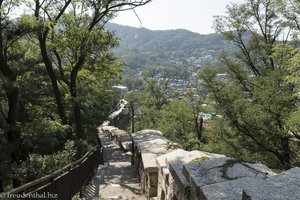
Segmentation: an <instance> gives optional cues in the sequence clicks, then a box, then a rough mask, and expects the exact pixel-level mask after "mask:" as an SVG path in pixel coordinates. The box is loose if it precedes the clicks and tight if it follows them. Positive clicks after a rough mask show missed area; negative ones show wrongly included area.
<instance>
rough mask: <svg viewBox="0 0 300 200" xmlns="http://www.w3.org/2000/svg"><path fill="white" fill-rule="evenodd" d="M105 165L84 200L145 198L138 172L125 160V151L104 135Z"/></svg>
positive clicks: (88, 187)
mask: <svg viewBox="0 0 300 200" xmlns="http://www.w3.org/2000/svg"><path fill="white" fill-rule="evenodd" d="M100 139H101V142H102V144H103V146H104V161H105V165H100V166H99V168H98V171H97V174H96V175H95V176H94V177H93V178H92V180H91V181H90V184H89V185H88V186H87V187H86V188H85V190H84V192H83V198H82V199H83V200H117V199H118V200H145V199H146V197H145V196H144V194H143V190H142V188H141V185H140V181H139V178H138V172H137V170H136V168H135V167H134V166H132V165H131V163H130V162H128V161H126V160H125V155H124V153H123V151H122V150H121V149H120V148H119V147H118V146H117V145H115V143H114V142H112V141H110V140H109V138H107V137H105V136H104V135H100Z"/></svg>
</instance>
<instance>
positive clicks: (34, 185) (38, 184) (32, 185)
mask: <svg viewBox="0 0 300 200" xmlns="http://www.w3.org/2000/svg"><path fill="white" fill-rule="evenodd" d="M98 139H99V138H98V136H97V141H98V145H97V146H95V147H93V148H92V149H91V150H90V151H88V152H87V153H86V154H85V155H84V156H82V157H81V158H80V159H78V160H76V161H75V162H73V163H71V164H68V165H67V166H65V167H63V168H62V169H59V170H57V171H55V172H53V173H51V174H49V175H46V176H43V177H41V178H39V179H37V180H34V181H31V182H28V183H26V184H24V185H22V186H20V187H17V188H14V189H12V190H11V191H9V192H8V193H9V194H19V193H23V192H25V193H30V192H32V191H35V190H38V188H42V187H44V186H46V185H49V184H51V183H52V182H53V181H54V180H56V179H58V178H61V177H62V176H64V175H66V174H67V173H68V172H70V171H72V170H73V169H75V168H76V167H79V166H80V165H82V164H83V163H84V162H85V161H87V160H88V159H89V158H90V157H91V156H92V155H93V154H94V153H95V152H96V151H99V153H100V154H101V155H100V157H99V158H100V161H99V163H101V161H102V160H103V156H102V152H103V151H102V150H103V148H102V145H101V140H100V139H99V140H98ZM99 163H98V164H99ZM97 166H98V165H97ZM94 167H96V166H94ZM90 173H92V172H90Z"/></svg>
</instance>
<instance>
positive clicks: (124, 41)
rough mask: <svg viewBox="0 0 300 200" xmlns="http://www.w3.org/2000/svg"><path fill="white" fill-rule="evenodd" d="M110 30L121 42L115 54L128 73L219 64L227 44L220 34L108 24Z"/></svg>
mask: <svg viewBox="0 0 300 200" xmlns="http://www.w3.org/2000/svg"><path fill="white" fill-rule="evenodd" d="M106 28H107V29H108V30H112V31H114V32H115V35H116V36H117V37H119V38H120V39H121V42H120V46H119V47H118V48H116V49H115V50H114V51H115V53H116V54H118V55H121V56H122V57H123V59H124V61H125V62H126V63H127V69H126V71H127V73H136V71H141V70H142V69H145V68H149V67H153V66H162V65H172V64H176V65H195V66H198V67H202V66H203V65H208V64H211V63H214V62H216V60H217V59H216V58H217V56H218V54H219V53H220V51H221V50H222V49H224V48H225V47H228V43H227V42H226V41H224V40H223V39H222V36H221V35H220V34H208V35H200V34H198V33H194V32H191V31H188V30H183V29H178V30H166V31H152V30H148V29H145V28H134V27H129V26H122V25H118V24H113V23H108V24H107V25H106Z"/></svg>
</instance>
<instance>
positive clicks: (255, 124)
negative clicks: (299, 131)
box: [200, 0, 295, 169]
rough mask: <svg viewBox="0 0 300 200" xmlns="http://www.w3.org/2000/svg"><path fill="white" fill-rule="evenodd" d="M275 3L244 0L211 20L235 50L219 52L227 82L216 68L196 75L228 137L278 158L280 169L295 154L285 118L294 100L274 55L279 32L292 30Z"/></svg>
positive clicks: (258, 151)
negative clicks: (225, 13)
mask: <svg viewBox="0 0 300 200" xmlns="http://www.w3.org/2000/svg"><path fill="white" fill-rule="evenodd" d="M275 3H276V2H275V1H273V0H248V1H246V2H245V3H243V4H240V5H236V4H233V5H231V6H228V8H227V16H218V17H217V18H216V21H215V27H216V30H217V31H218V32H220V33H222V34H223V36H224V37H225V39H227V40H229V41H231V42H232V43H233V44H235V46H237V48H238V51H237V52H236V53H235V54H234V55H233V57H229V56H228V55H225V54H223V55H222V56H221V59H220V60H221V62H222V63H223V64H224V66H225V69H226V73H227V76H228V77H227V80H226V81H220V80H218V79H217V78H216V74H217V73H218V71H216V70H209V69H206V70H204V71H203V72H202V73H201V75H200V76H201V78H202V79H203V80H204V83H205V86H206V87H207V88H208V90H209V91H210V92H211V98H212V101H213V102H215V108H216V109H217V111H218V112H219V113H220V114H221V115H222V116H223V117H224V118H225V120H226V121H228V122H229V125H230V127H231V128H232V132H231V133H229V134H228V135H227V140H230V139H231V138H232V139H238V141H239V142H240V144H241V146H242V148H245V149H247V150H248V151H250V152H253V153H256V154H262V155H265V156H273V157H272V158H273V160H272V159H269V161H270V162H269V163H271V162H273V163H276V161H279V163H280V164H281V167H282V168H284V169H289V168H290V167H291V164H292V163H291V160H292V157H291V155H292V154H293V152H292V149H291V148H290V147H291V141H290V139H289V138H290V134H289V129H288V128H287V126H286V123H285V122H286V120H287V119H288V117H289V114H290V113H291V112H292V111H293V109H294V108H295V99H294V97H293V95H292V91H291V86H290V84H287V83H285V81H284V74H285V73H286V70H285V69H284V68H282V67H280V66H279V60H278V59H276V57H274V56H273V55H272V53H273V48H274V47H275V46H276V45H277V44H279V43H286V42H287V37H286V38H285V39H284V40H281V39H282V37H281V36H282V35H283V34H284V33H285V31H286V30H287V32H288V30H289V29H290V28H289V27H288V26H287V24H286V23H284V20H283V19H282V18H280V14H279V13H278V12H277V9H276V8H277V7H276V4H275ZM224 134H225V132H224ZM273 167H274V166H273ZM276 167H278V166H276Z"/></svg>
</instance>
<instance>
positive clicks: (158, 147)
mask: <svg viewBox="0 0 300 200" xmlns="http://www.w3.org/2000/svg"><path fill="white" fill-rule="evenodd" d="M132 137H133V141H134V145H135V147H136V149H137V150H138V151H139V152H140V153H141V157H142V162H143V166H144V169H145V170H146V171H156V172H157V170H158V167H157V164H156V158H157V157H158V156H160V155H163V154H166V153H168V152H170V151H171V150H170V149H168V144H169V143H170V141H169V140H167V139H166V138H165V137H163V135H162V133H161V132H160V131H156V130H143V131H138V132H136V133H134V134H132Z"/></svg>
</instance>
